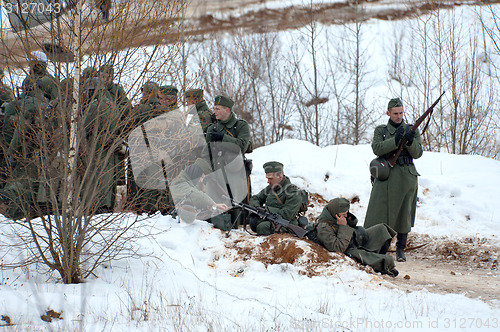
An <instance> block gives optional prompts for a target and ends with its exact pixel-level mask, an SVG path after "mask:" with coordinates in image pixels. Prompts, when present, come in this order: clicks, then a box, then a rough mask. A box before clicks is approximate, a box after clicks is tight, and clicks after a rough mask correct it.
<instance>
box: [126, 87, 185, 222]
mask: <svg viewBox="0 0 500 332" xmlns="http://www.w3.org/2000/svg"><path fill="white" fill-rule="evenodd" d="M145 88H146V91H148V90H149V89H150V88H151V89H152V90H151V92H152V93H153V92H155V91H158V93H157V96H158V99H157V101H156V100H155V98H154V96H153V94H150V96H149V98H148V103H149V106H147V105H146V104H143V106H141V107H140V108H141V109H142V111H140V110H138V111H137V112H135V111H134V114H135V116H139V117H140V121H139V123H137V125H139V124H143V123H145V122H146V121H148V120H151V119H152V118H154V117H156V116H159V115H161V114H163V113H165V112H169V111H172V110H174V109H176V108H177V92H178V90H177V88H176V87H175V86H171V85H166V86H161V87H159V88H156V87H153V85H151V84H148V85H146V86H145ZM143 93H144V90H143ZM153 104H154V108H152V107H153ZM139 112H140V113H141V114H145V113H144V112H146V113H147V112H150V114H149V115H146V116H144V115H138V113H139ZM144 134H145V135H146V136H148V141H149V142H152V141H159V142H161V138H159V137H155V136H151V137H150V136H149V134H151V133H147V132H145V129H144ZM156 135H158V134H156ZM148 148H151V147H148ZM151 166H152V167H154V166H155V165H151ZM168 166H169V165H161V174H154V175H153V176H156V177H160V178H164V181H165V182H167V179H166V178H165V175H166V174H164V173H166V167H168ZM169 174H170V172H169ZM150 176H151V175H150ZM132 190H133V189H132ZM132 195H133V196H132V199H133V201H134V205H133V206H134V209H135V210H136V211H137V212H138V213H148V214H149V215H152V214H154V213H156V212H157V211H160V213H162V214H163V215H166V214H169V213H170V212H171V211H172V210H173V209H174V206H173V205H174V204H173V200H172V196H171V194H170V190H169V188H168V184H166V189H165V190H160V189H144V188H137V194H136V195H135V199H134V194H133V193H132Z"/></svg>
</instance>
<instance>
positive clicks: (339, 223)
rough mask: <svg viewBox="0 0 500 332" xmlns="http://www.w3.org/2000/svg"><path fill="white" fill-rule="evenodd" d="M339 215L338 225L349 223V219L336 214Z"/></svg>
mask: <svg viewBox="0 0 500 332" xmlns="http://www.w3.org/2000/svg"><path fill="white" fill-rule="evenodd" d="M335 217H337V225H347V219H346V217H344V216H341V215H339V214H337V215H335Z"/></svg>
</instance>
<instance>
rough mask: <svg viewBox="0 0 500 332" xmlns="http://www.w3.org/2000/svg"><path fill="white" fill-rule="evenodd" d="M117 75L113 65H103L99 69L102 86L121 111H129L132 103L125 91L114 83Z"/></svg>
mask: <svg viewBox="0 0 500 332" xmlns="http://www.w3.org/2000/svg"><path fill="white" fill-rule="evenodd" d="M114 75H115V70H114V68H113V66H112V65H102V66H101V67H100V68H99V80H100V82H101V84H104V87H105V88H106V90H108V92H109V93H110V94H111V97H112V98H113V101H114V102H115V104H116V105H117V106H118V108H119V110H120V111H123V110H127V109H129V108H130V101H129V99H128V98H127V94H126V93H125V89H123V86H121V85H120V84H118V83H114V82H113V78H114Z"/></svg>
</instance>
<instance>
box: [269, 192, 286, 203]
mask: <svg viewBox="0 0 500 332" xmlns="http://www.w3.org/2000/svg"><path fill="white" fill-rule="evenodd" d="M271 190H272V189H271ZM272 191H273V194H274V196H276V199H277V200H278V202H279V203H280V204H281V205H283V202H282V201H281V199H280V198H279V196H278V194H276V192H275V191H274V190H272Z"/></svg>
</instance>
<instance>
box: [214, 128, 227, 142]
mask: <svg viewBox="0 0 500 332" xmlns="http://www.w3.org/2000/svg"><path fill="white" fill-rule="evenodd" d="M211 136H212V141H214V142H220V141H222V139H223V138H224V133H223V132H222V131H219V130H218V129H217V128H216V127H214V128H213V129H212V133H211Z"/></svg>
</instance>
